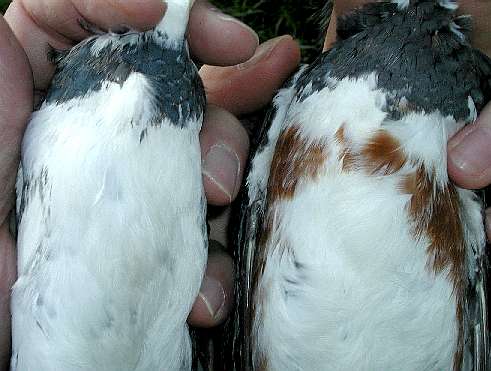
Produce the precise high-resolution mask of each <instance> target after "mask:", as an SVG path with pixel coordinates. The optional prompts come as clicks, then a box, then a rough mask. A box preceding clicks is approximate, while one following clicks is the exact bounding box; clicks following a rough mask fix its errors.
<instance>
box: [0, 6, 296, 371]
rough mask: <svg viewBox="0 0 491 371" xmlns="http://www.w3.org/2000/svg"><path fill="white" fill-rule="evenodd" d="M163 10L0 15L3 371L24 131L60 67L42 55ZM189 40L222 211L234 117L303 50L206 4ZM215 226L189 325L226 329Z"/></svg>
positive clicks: (238, 161)
mask: <svg viewBox="0 0 491 371" xmlns="http://www.w3.org/2000/svg"><path fill="white" fill-rule="evenodd" d="M164 11H165V6H164V5H163V2H162V0H141V1H130V0H90V1H86V0H17V1H14V2H13V3H12V4H11V6H10V7H9V9H8V10H7V12H6V14H5V19H3V18H2V17H0V81H1V85H2V89H1V91H0V133H1V134H0V169H1V171H0V190H1V192H0V370H3V369H6V367H7V366H8V360H9V357H10V323H9V321H10V315H9V292H10V288H11V286H12V284H13V283H14V282H15V279H16V269H15V244H14V241H13V239H12V237H11V235H10V233H9V213H10V210H11V209H12V208H13V205H14V193H15V192H14V184H15V178H16V172H17V167H18V162H19V155H20V144H21V140H22V135H23V132H24V129H25V127H26V124H27V122H28V119H29V116H30V114H31V112H32V107H33V104H34V102H36V101H39V100H40V98H42V96H43V94H44V93H45V90H46V88H47V87H48V85H49V82H50V79H51V77H52V74H53V70H54V67H53V65H51V64H50V63H49V62H48V61H47V58H46V53H47V51H48V45H52V46H53V47H55V48H60V49H63V48H70V47H71V46H73V45H74V44H76V43H77V42H79V41H80V40H82V39H83V38H85V37H87V36H89V35H88V34H87V33H86V32H85V31H84V30H83V29H81V28H80V26H79V24H78V20H79V19H81V18H85V19H86V20H87V21H89V22H91V23H93V24H95V25H96V26H99V27H101V28H106V29H107V28H111V27H115V26H118V25H127V26H130V27H132V28H135V29H139V30H145V29H149V28H152V27H153V26H154V25H155V24H156V23H157V22H158V21H159V20H160V19H161V17H162V15H163V12H164ZM189 44H190V49H191V52H192V54H193V56H194V57H195V58H196V59H197V60H199V61H201V62H202V63H206V65H205V66H204V67H203V68H202V71H201V75H202V77H203V81H204V84H205V88H206V91H207V92H208V94H207V95H208V97H207V98H208V103H209V107H208V108H207V113H206V117H205V122H204V125H203V129H202V131H201V134H200V142H201V149H202V158H203V161H202V163H203V182H204V186H205V192H206V196H207V198H208V202H209V204H210V205H212V206H213V205H214V206H221V207H224V206H226V205H229V204H230V203H231V202H232V201H233V200H234V199H235V198H236V196H237V193H238V188H239V184H241V182H242V176H243V169H244V168H245V162H246V158H247V155H248V152H249V139H248V136H247V133H246V131H245V129H244V128H243V127H242V125H241V123H240V121H239V119H238V118H237V116H238V115H244V114H248V113H251V112H253V111H256V110H258V109H259V108H261V107H263V106H264V105H266V104H267V103H268V102H269V101H270V100H271V99H272V97H273V95H274V92H275V91H276V90H277V89H278V88H279V87H280V86H281V85H282V84H283V82H284V80H285V79H286V78H287V77H288V76H289V75H290V74H291V73H292V72H293V71H294V69H295V68H296V66H297V65H298V63H299V59H300V50H299V46H298V44H297V43H296V42H295V41H294V40H293V39H292V38H291V37H289V36H284V37H278V38H276V39H273V40H270V41H268V42H266V43H264V44H262V45H260V46H258V37H257V35H256V33H255V32H254V31H252V30H251V29H250V28H249V27H247V26H245V25H244V24H242V23H240V22H239V21H237V20H235V19H233V18H231V17H228V16H226V15H224V14H222V13H220V12H219V11H217V10H216V9H214V8H212V7H211V5H210V4H208V3H207V2H206V1H204V0H197V2H196V3H195V6H194V7H193V10H192V13H191V19H190V24H189ZM212 66H214V67H212ZM33 91H34V94H33ZM210 225H211V228H212V229H211V235H212V236H213V238H215V239H216V240H218V241H219V242H215V241H211V243H210V254H209V261H208V267H207V271H206V275H205V278H204V280H203V284H202V288H201V292H200V295H199V296H198V298H197V299H196V302H195V305H194V307H193V311H192V313H191V315H190V317H189V320H188V322H189V323H190V324H192V325H194V326H199V327H212V326H215V325H217V324H218V323H221V322H222V321H223V320H224V319H225V318H226V317H227V316H228V313H229V311H230V308H231V304H232V303H231V298H232V282H233V280H232V273H233V267H232V261H231V258H230V257H229V256H228V255H226V254H225V253H224V252H223V245H224V244H225V243H226V238H225V236H226V234H225V230H226V225H227V221H226V220H224V218H223V216H221V217H220V218H218V220H213V219H212V220H210ZM220 242H221V244H220Z"/></svg>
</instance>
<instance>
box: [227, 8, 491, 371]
mask: <svg viewBox="0 0 491 371" xmlns="http://www.w3.org/2000/svg"><path fill="white" fill-rule="evenodd" d="M454 11H455V4H453V3H449V2H441V3H438V2H435V1H411V2H399V3H389V2H382V3H376V4H369V5H366V6H365V7H362V8H360V9H359V10H357V11H355V12H354V13H352V14H350V15H347V16H346V17H345V18H341V19H340V20H338V35H339V36H340V40H338V42H337V43H336V44H335V45H334V47H333V48H332V49H331V50H330V51H328V52H326V53H324V54H323V55H322V56H321V57H320V58H319V59H318V60H317V61H315V62H314V63H313V64H312V65H310V66H308V67H303V68H302V69H300V71H299V72H298V73H297V74H296V75H295V76H294V77H293V78H292V79H291V81H290V82H289V83H288V84H287V86H285V88H284V89H282V90H281V91H280V92H279V93H278V95H277V96H276V98H275V100H274V102H273V113H272V114H271V120H270V121H269V124H268V126H267V127H266V129H265V132H264V134H263V135H262V137H261V139H260V142H259V146H258V148H257V150H256V152H255V154H254V156H253V158H252V161H251V165H250V171H249V174H248V177H247V191H246V193H247V195H246V196H247V197H246V200H245V208H244V210H245V213H244V217H243V221H242V226H241V231H240V236H239V239H240V241H241V249H242V250H241V251H240V252H239V259H238V265H239V266H238V272H239V273H238V275H239V277H241V278H242V282H241V287H240V288H241V290H239V291H238V293H237V295H238V302H239V304H240V306H241V309H239V311H238V312H237V318H236V321H237V322H240V323H241V325H242V330H241V332H239V335H238V336H237V337H236V339H235V352H236V355H237V354H239V355H240V356H239V357H238V358H239V359H238V360H237V359H236V367H237V368H238V369H245V370H248V369H255V370H268V371H272V370H367V371H368V370H401V371H402V370H404V371H405V370H407V371H409V370H418V371H420V370H476V371H477V370H487V369H488V368H487V367H489V363H488V358H487V357H488V334H487V331H488V330H487V327H486V320H487V318H486V316H487V314H486V303H485V300H486V299H485V292H484V290H485V289H484V287H483V286H484V285H485V276H484V269H485V256H484V245H485V235H484V227H483V218H482V215H483V213H482V204H481V202H480V201H479V200H478V198H477V196H476V195H475V194H474V193H473V192H472V191H469V190H464V189H461V188H459V187H457V186H456V185H455V184H453V183H452V182H451V180H450V179H449V178H448V175H447V167H446V161H447V160H446V158H447V151H446V147H447V141H448V140H449V138H450V137H451V136H453V135H454V134H455V133H456V132H457V131H458V130H459V129H461V128H462V127H463V126H464V125H466V124H469V123H472V122H473V121H474V120H475V119H476V116H477V112H478V111H479V110H480V109H481V108H482V107H483V105H484V104H485V103H486V102H487V101H488V100H489V98H490V97H491V94H490V93H491V89H490V87H489V78H490V76H491V73H490V72H491V68H490V66H491V64H490V63H489V61H488V60H487V59H486V58H485V57H484V56H483V55H482V54H480V53H479V52H478V51H476V50H474V49H472V48H471V47H470V45H469V44H468V42H467V41H466V38H465V37H466V36H465V35H464V33H465V32H466V29H467V27H468V18H465V17H460V18H459V17H456V16H455V15H454ZM244 292H247V294H246V293H244Z"/></svg>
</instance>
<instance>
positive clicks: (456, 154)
mask: <svg viewBox="0 0 491 371" xmlns="http://www.w3.org/2000/svg"><path fill="white" fill-rule="evenodd" d="M448 172H449V174H450V177H451V178H452V179H453V180H454V181H455V182H456V183H457V184H458V185H459V186H461V187H464V188H469V189H478V188H483V187H486V186H487V185H489V184H491V104H488V105H487V106H486V107H485V108H484V109H483V110H482V112H481V114H480V115H479V117H478V119H477V121H476V122H475V123H474V124H471V125H467V126H466V127H465V128H464V129H462V130H461V131H460V132H459V133H457V135H455V137H453V138H452V140H451V141H450V142H449V144H448Z"/></svg>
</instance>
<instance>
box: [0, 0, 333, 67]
mask: <svg viewBox="0 0 491 371" xmlns="http://www.w3.org/2000/svg"><path fill="white" fill-rule="evenodd" d="M325 1H326V0H211V2H212V3H213V4H214V5H215V6H216V7H218V8H220V9H222V10H223V11H224V12H226V13H228V14H231V15H233V16H234V17H237V18H239V19H240V20H242V21H243V22H245V23H247V24H248V25H249V26H251V27H252V28H253V29H254V30H256V32H257V33H258V35H259V38H260V40H261V41H266V40H268V39H270V38H273V37H275V36H279V35H283V34H290V35H292V36H293V37H295V38H296V39H297V40H298V41H299V42H300V45H301V48H302V55H303V60H304V61H309V60H312V58H314V57H315V56H316V55H317V54H318V52H319V50H320V46H321V42H320V40H321V31H320V26H319V23H320V22H319V21H318V19H317V18H316V13H317V12H318V11H319V9H321V8H322V6H323V5H324V3H325ZM9 3H10V0H0V11H1V12H2V13H3V12H4V11H5V9H6V8H7V7H8V4H9Z"/></svg>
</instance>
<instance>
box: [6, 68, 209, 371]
mask: <svg viewBox="0 0 491 371" xmlns="http://www.w3.org/2000/svg"><path fill="white" fill-rule="evenodd" d="M149 89H150V88H149V85H148V83H147V81H146V79H145V77H144V76H143V75H140V74H137V73H133V74H132V75H131V76H130V77H129V78H128V79H127V81H126V82H125V83H124V84H123V85H122V86H120V85H119V84H116V83H107V85H106V86H104V87H103V88H102V89H101V90H100V91H99V92H96V93H92V94H91V95H90V96H87V97H85V98H83V100H77V99H75V100H71V101H68V102H65V103H63V104H59V105H53V104H48V105H45V106H43V107H42V109H41V110H40V111H39V112H37V113H35V115H34V117H33V119H32V121H31V123H30V125H29V128H28V130H27V132H26V136H25V139H24V143H23V173H24V177H23V178H24V179H21V180H19V184H20V182H26V181H31V182H33V180H34V179H36V178H39V177H40V176H41V175H42V174H43V171H45V172H46V177H47V183H46V185H44V186H43V189H42V190H41V189H40V188H39V187H37V188H36V187H35V186H34V185H33V184H34V183H31V193H30V195H29V202H28V203H27V206H26V208H25V210H24V213H23V217H22V222H21V224H20V228H19V242H18V245H19V263H18V265H19V269H18V271H19V280H18V282H17V283H16V285H15V287H14V289H13V313H14V316H13V329H14V339H13V352H14V357H13V360H12V370H18V371H38V370H43V371H55V370H56V371H62V370H63V371H67V370H70V371H72V370H73V371H75V370H87V371H88V370H90V371H93V370H100V371H102V370H104V371H124V370H128V371H129V370H131V371H133V370H135V371H144V370H145V371H156V370H178V369H181V367H184V368H189V367H190V361H191V349H190V347H191V345H190V339H189V335H188V331H187V325H186V317H187V314H188V313H189V310H190V308H191V305H192V303H193V301H194V298H195V297H196V295H197V293H198V290H199V286H200V282H201V278H202V275H203V271H204V267H205V262H206V255H207V254H206V235H205V234H206V230H205V229H204V225H205V224H204V223H205V221H204V208H205V202H204V196H203V189H202V181H201V169H200V163H201V161H200V150H199V143H198V131H199V129H200V124H199V123H190V125H188V126H187V127H186V128H178V127H176V126H173V125H172V124H171V123H170V122H168V121H167V120H164V121H163V122H161V123H160V124H159V125H151V124H150V116H151V115H152V114H153V113H154V108H153V102H152V96H153V93H152V92H150V91H149ZM67 113H69V115H67ZM68 118H69V119H68ZM143 130H146V131H147V134H146V135H145V137H144V138H143V139H142V138H141V133H142V131H143ZM141 141H142V142H141ZM26 175H27V178H29V179H26ZM21 189H22V188H21ZM23 333H29V334H32V337H29V338H26V337H20V336H19V337H16V334H23ZM70 357H73V358H70Z"/></svg>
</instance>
